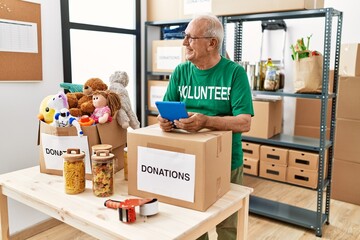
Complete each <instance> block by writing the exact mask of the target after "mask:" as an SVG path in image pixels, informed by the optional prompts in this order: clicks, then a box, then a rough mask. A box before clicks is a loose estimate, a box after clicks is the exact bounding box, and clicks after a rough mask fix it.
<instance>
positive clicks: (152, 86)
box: [148, 80, 169, 111]
mask: <svg viewBox="0 0 360 240" xmlns="http://www.w3.org/2000/svg"><path fill="white" fill-rule="evenodd" d="M168 85H169V81H167V80H163V81H162V80H148V110H150V111H158V109H157V107H156V105H155V102H156V101H162V100H163V97H164V95H165V92H166V89H167V86H168Z"/></svg>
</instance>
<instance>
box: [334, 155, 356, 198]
mask: <svg viewBox="0 0 360 240" xmlns="http://www.w3.org/2000/svg"><path fill="white" fill-rule="evenodd" d="M359 173H360V164H359V163H355V162H348V161H342V160H341V159H337V158H335V159H334V165H333V174H332V185H331V198H332V199H336V200H340V201H344V202H348V203H353V204H357V205H360V191H359V190H358V189H359V186H360V175H359Z"/></svg>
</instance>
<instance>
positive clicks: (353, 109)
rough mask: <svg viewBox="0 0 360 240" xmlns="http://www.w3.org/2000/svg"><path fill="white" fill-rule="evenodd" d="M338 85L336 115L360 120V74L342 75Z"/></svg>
mask: <svg viewBox="0 0 360 240" xmlns="http://www.w3.org/2000/svg"><path fill="white" fill-rule="evenodd" d="M359 64H360V61H359ZM338 86H339V89H338V97H337V108H336V109H337V110H336V117H337V118H346V119H354V120H360V94H359V90H360V76H359V77H344V76H341V77H340V78H339V84H338Z"/></svg>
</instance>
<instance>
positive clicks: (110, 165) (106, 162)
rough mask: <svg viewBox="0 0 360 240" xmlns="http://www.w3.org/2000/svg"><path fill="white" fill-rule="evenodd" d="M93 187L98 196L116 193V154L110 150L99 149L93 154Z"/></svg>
mask: <svg viewBox="0 0 360 240" xmlns="http://www.w3.org/2000/svg"><path fill="white" fill-rule="evenodd" d="M91 169H92V189H93V193H94V195H95V196H97V197H108V196H111V195H112V194H113V193H114V154H112V153H110V151H109V150H97V151H96V152H95V154H93V155H92V156H91Z"/></svg>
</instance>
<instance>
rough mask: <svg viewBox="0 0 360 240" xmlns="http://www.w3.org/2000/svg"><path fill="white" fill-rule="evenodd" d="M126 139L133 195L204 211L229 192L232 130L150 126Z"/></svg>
mask: <svg viewBox="0 0 360 240" xmlns="http://www.w3.org/2000/svg"><path fill="white" fill-rule="evenodd" d="M127 139H128V145H127V148H128V171H129V176H128V184H129V186H128V191H129V194H130V195H133V196H139V197H151V198H157V199H158V200H159V201H161V202H165V203H169V204H173V205H177V206H180V207H185V208H190V209H194V210H199V211H206V209H207V208H209V207H210V206H211V205H212V204H213V203H214V202H215V201H217V200H218V199H219V198H220V197H222V196H223V195H224V194H225V193H226V192H227V191H229V190H230V172H231V146H232V144H231V142H232V132H231V131H204V132H197V133H188V132H183V131H176V132H163V131H162V130H161V129H160V128H159V126H158V125H152V126H148V127H145V128H140V129H136V130H134V131H131V132H128V137H127ZM169 186H170V187H169Z"/></svg>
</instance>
